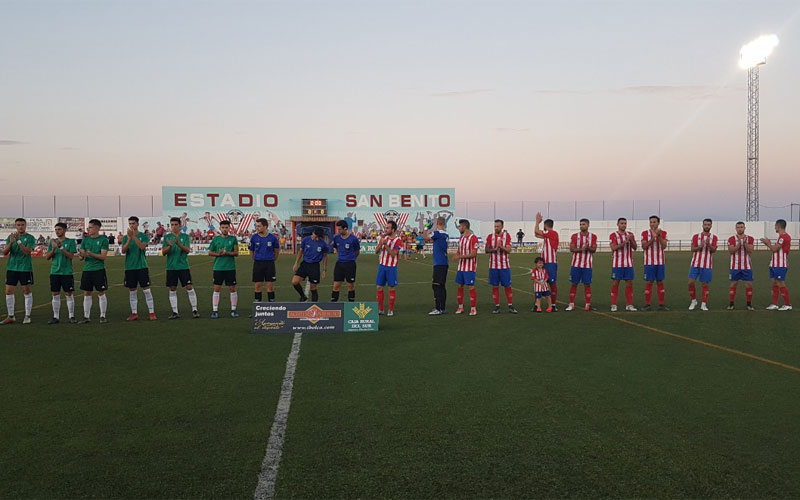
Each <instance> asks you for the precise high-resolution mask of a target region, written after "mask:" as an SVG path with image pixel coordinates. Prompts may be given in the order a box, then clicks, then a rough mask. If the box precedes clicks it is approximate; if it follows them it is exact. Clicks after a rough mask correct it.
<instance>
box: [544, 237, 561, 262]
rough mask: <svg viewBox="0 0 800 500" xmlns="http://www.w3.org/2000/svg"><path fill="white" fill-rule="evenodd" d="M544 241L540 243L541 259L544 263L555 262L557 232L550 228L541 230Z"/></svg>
mask: <svg viewBox="0 0 800 500" xmlns="http://www.w3.org/2000/svg"><path fill="white" fill-rule="evenodd" d="M542 237H543V238H544V242H543V244H542V259H543V260H544V263H545V264H555V263H557V261H556V252H557V251H558V232H557V231H554V230H552V229H545V230H544V231H542Z"/></svg>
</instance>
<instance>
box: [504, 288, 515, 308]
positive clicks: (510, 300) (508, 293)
mask: <svg viewBox="0 0 800 500" xmlns="http://www.w3.org/2000/svg"><path fill="white" fill-rule="evenodd" d="M506 300H507V301H508V305H511V304H513V303H514V290H513V289H512V288H511V287H510V286H507V287H506Z"/></svg>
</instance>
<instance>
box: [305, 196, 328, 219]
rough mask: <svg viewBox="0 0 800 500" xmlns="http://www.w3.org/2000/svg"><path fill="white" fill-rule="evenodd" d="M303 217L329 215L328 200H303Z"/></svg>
mask: <svg viewBox="0 0 800 500" xmlns="http://www.w3.org/2000/svg"><path fill="white" fill-rule="evenodd" d="M303 215H305V216H308V215H311V216H314V215H320V216H324V215H328V200H327V198H303Z"/></svg>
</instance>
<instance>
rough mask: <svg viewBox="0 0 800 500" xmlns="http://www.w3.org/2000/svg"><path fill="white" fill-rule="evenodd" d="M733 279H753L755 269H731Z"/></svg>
mask: <svg viewBox="0 0 800 500" xmlns="http://www.w3.org/2000/svg"><path fill="white" fill-rule="evenodd" d="M731 281H753V270H752V269H731Z"/></svg>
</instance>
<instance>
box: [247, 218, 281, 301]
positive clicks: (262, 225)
mask: <svg viewBox="0 0 800 500" xmlns="http://www.w3.org/2000/svg"><path fill="white" fill-rule="evenodd" d="M268 227H269V222H267V219H265V218H263V217H262V218H260V219H256V233H255V234H254V235H252V236H251V237H250V255H252V256H253V286H254V288H255V290H256V292H255V302H261V301H262V300H263V295H262V292H261V290H262V287H263V286H264V282H265V281H266V282H267V300H269V302H275V261H276V260H278V254H280V251H281V250H280V241H278V237H277V236H275V235H274V234H271V233H268V232H267V228H268Z"/></svg>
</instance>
